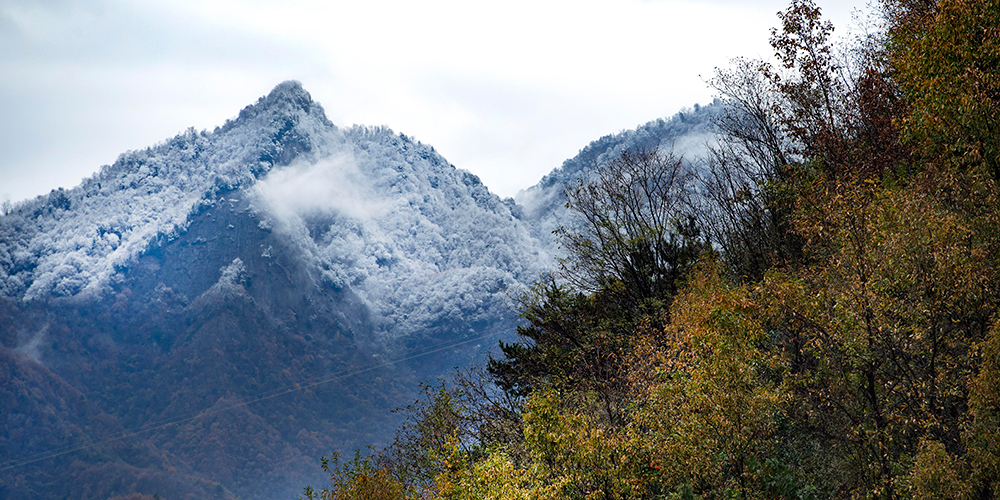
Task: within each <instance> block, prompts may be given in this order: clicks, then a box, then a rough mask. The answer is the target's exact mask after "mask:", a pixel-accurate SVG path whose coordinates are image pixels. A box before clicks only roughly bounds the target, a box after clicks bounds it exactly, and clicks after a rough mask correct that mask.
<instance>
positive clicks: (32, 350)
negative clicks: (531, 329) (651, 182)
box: [0, 82, 718, 500]
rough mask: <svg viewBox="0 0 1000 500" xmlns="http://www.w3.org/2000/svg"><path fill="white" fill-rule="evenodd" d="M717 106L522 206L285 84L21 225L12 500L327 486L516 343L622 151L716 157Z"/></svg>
mask: <svg viewBox="0 0 1000 500" xmlns="http://www.w3.org/2000/svg"><path fill="white" fill-rule="evenodd" d="M717 109H718V105H713V106H708V107H702V108H697V107H696V108H695V109H694V110H693V111H687V112H685V113H682V114H679V115H677V116H675V117H674V118H671V119H670V120H658V121H656V122H650V123H649V124H647V125H645V126H643V127H640V128H639V129H637V130H635V131H629V132H622V133H620V134H617V135H613V136H607V137H604V138H602V139H600V140H599V141H596V142H594V143H592V144H591V145H589V146H587V147H586V148H584V149H583V150H582V151H581V153H580V155H578V156H577V157H576V158H573V159H571V160H567V161H566V163H564V164H563V166H562V167H561V168H559V169H556V170H554V171H553V172H552V173H551V174H550V175H548V176H546V178H545V179H543V180H542V182H541V183H539V184H538V185H537V186H534V187H532V188H529V189H527V190H525V191H523V192H522V193H521V194H520V195H519V196H518V201H517V202H515V201H514V200H513V199H505V200H504V199H500V198H499V197H497V196H496V195H494V194H492V193H490V191H489V190H488V189H487V188H486V186H484V185H483V184H482V183H481V182H480V181H479V179H478V178H477V177H476V176H474V175H472V174H470V173H469V172H466V171H464V170H461V169H458V168H456V167H455V166H454V165H451V164H450V163H448V161H447V160H445V159H444V158H443V157H442V156H441V155H440V154H438V153H437V152H436V151H435V150H434V148H433V147H431V146H428V145H425V144H421V143H420V142H417V141H414V140H412V139H410V138H408V137H406V136H405V135H402V134H397V133H395V132H393V131H392V130H389V129H388V128H384V127H374V128H373V127H358V126H355V127H351V128H342V127H337V126H335V125H334V124H333V123H331V122H330V121H329V120H328V119H327V118H326V116H325V114H324V111H323V108H322V107H321V106H320V105H319V104H318V103H316V102H314V101H313V100H312V99H311V97H310V95H309V94H308V92H306V91H305V90H304V89H303V88H302V86H301V85H300V84H298V83H297V82H285V83H282V84H281V85H279V86H277V87H276V88H275V89H274V90H273V91H272V92H271V93H270V94H268V95H267V96H265V97H262V98H261V99H260V100H259V101H258V102H257V103H255V104H254V105H252V106H248V107H246V108H245V109H243V110H242V111H241V112H240V113H239V115H238V116H237V117H236V118H234V119H232V120H229V121H227V122H226V123H225V124H224V125H223V126H221V127H218V128H216V129H215V130H214V131H211V132H209V131H202V132H197V131H195V130H193V129H189V130H188V131H186V132H184V133H182V134H179V135H178V136H176V137H174V138H172V139H170V140H168V141H166V142H164V143H161V144H158V145H156V146H154V147H150V148H147V149H145V150H139V151H131V152H128V153H125V154H123V155H121V156H120V157H119V158H118V160H117V161H116V162H115V163H114V164H112V165H108V166H105V167H103V168H101V170H100V171H99V172H98V173H96V174H95V175H94V176H92V177H91V178H88V179H86V180H84V181H83V182H82V183H81V185H80V186H77V187H75V188H72V189H58V190H55V191H53V192H51V193H49V194H48V195H44V196H40V197H38V198H36V199H33V200H28V201H25V202H21V203H18V204H17V205H16V206H15V207H14V209H13V211H11V212H10V213H8V214H6V215H3V216H0V416H2V417H3V418H2V420H0V500H6V499H21V498H39V499H47V498H60V499H61V498H71V499H102V500H103V499H106V498H109V497H113V496H116V495H118V496H125V495H133V494H135V495H148V496H152V495H154V494H158V495H160V497H161V498H163V499H165V500H166V499H187V498H192V499H194V498H199V499H200V498H223V499H230V498H237V497H238V498H242V499H270V498H294V497H295V496H296V495H297V494H298V493H299V491H300V488H301V487H302V486H303V485H306V484H314V485H318V484H321V483H322V482H323V481H324V478H323V477H322V474H321V472H320V471H319V468H318V466H317V460H318V457H320V456H321V455H329V454H330V453H331V452H333V451H342V452H351V451H352V450H353V449H355V448H363V447H364V446H366V445H368V444H376V445H378V444H380V443H385V442H386V440H387V439H388V438H389V437H390V436H391V432H392V430H393V429H394V428H395V426H396V425H397V423H398V416H397V415H395V414H393V413H392V412H391V410H392V409H394V408H396V407H398V406H400V405H402V404H405V403H408V402H410V401H411V400H412V399H411V398H412V397H414V394H415V391H416V389H417V382H419V381H421V380H426V379H428V378H433V377H437V376H443V375H445V374H447V373H448V372H449V371H450V370H451V368H452V367H454V366H463V365H466V364H468V363H469V362H470V361H471V360H472V359H474V358H475V357H477V356H481V355H482V354H483V352H485V350H486V349H488V348H490V347H491V346H494V345H496V342H497V339H498V338H506V339H508V340H509V339H510V337H511V336H512V333H513V330H514V324H515V321H516V318H515V313H514V312H513V308H512V307H511V304H510V302H511V300H510V299H511V297H513V296H514V295H516V294H517V293H518V292H519V291H520V290H523V289H524V287H525V286H527V285H529V284H530V283H531V282H533V281H534V280H535V279H536V278H537V277H538V276H539V274H540V273H542V272H544V271H546V270H547V269H549V268H550V267H551V266H552V263H553V262H554V260H553V257H554V256H555V255H557V253H558V248H557V246H556V245H555V243H554V241H553V240H552V237H551V234H550V232H551V229H552V228H553V227H555V226H557V225H558V224H564V223H566V221H569V220H570V219H569V218H568V216H567V214H566V210H565V208H564V207H562V203H561V202H560V201H559V200H560V196H561V193H562V190H563V189H565V187H566V186H569V185H571V184H572V183H575V182H577V181H578V180H579V179H585V178H586V176H587V172H589V171H590V169H591V168H592V166H593V165H594V164H595V162H599V161H602V160H603V159H604V158H607V157H608V155H612V154H615V152H616V151H620V150H621V149H622V148H635V147H643V146H647V145H650V144H654V143H658V144H666V143H671V144H673V145H674V147H675V150H678V151H679V150H681V149H683V148H687V149H683V150H684V151H694V150H695V148H694V146H689V145H693V144H699V143H701V142H704V141H703V139H705V138H706V137H707V135H706V134H708V131H709V128H708V121H709V120H710V118H711V116H712V113H714V112H716V111H717ZM699 141H701V142H699Z"/></svg>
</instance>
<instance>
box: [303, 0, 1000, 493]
mask: <svg viewBox="0 0 1000 500" xmlns="http://www.w3.org/2000/svg"><path fill="white" fill-rule="evenodd" d="M778 23H779V24H778V26H777V27H776V28H775V29H774V30H773V31H772V33H771V44H772V47H773V49H774V52H775V58H774V62H773V63H768V62H764V61H757V60H747V59H741V60H736V61H733V63H732V64H731V65H730V66H728V67H726V68H723V69H720V70H718V72H717V74H716V76H715V78H713V79H712V80H711V81H710V84H711V85H712V86H713V87H714V88H715V90H716V91H717V92H718V96H719V98H720V99H721V101H722V104H723V105H724V106H725V111H724V112H722V113H720V114H719V115H718V116H716V117H714V120H713V123H714V126H715V130H716V131H717V133H718V142H716V143H714V144H712V147H711V148H710V150H709V151H707V153H706V155H705V156H704V157H703V159H702V160H703V161H702V163H700V167H701V168H697V169H694V168H690V167H689V166H688V165H687V164H686V162H684V161H682V160H680V159H679V158H677V157H676V156H674V155H671V154H670V153H669V150H665V149H663V148H662V147H661V148H660V149H651V148H638V149H631V150H629V149H623V150H621V151H616V153H617V154H616V155H613V156H611V157H605V158H603V159H602V161H601V162H600V164H599V166H598V168H597V170H596V171H594V172H593V173H592V174H591V175H589V177H587V178H585V179H584V182H582V183H580V184H579V185H578V186H577V187H571V189H569V190H568V191H567V198H566V203H567V206H568V208H569V210H570V212H571V214H572V215H573V217H572V219H571V220H572V221H573V222H572V223H571V224H568V225H566V226H564V227H563V228H562V229H561V230H560V231H559V237H560V242H561V244H562V247H563V248H564V249H565V251H566V254H565V258H564V259H563V260H562V261H561V263H560V271H559V272H558V273H556V274H554V275H553V276H551V277H550V278H546V279H543V280H541V281H540V282H538V283H536V284H535V286H534V287H533V288H532V289H531V290H530V291H528V292H527V293H525V294H524V295H523V296H522V302H521V312H522V317H523V319H524V323H523V324H522V326H521V327H519V328H518V333H519V335H520V337H521V342H518V343H514V344H505V343H501V348H502V354H498V355H497V356H496V357H495V358H494V359H492V360H490V361H489V362H488V363H487V364H486V365H485V366H480V367H473V368H472V369H469V370H461V371H459V372H458V373H457V374H456V375H455V377H454V378H453V379H451V380H448V381H445V382H441V383H437V384H430V385H428V386H427V387H426V388H425V392H424V398H423V399H421V400H419V401H417V402H416V403H414V404H413V405H411V406H410V407H409V408H408V409H407V416H408V420H407V423H406V424H405V425H404V426H403V427H401V428H400V429H399V430H398V431H397V439H396V440H395V442H394V443H393V444H392V445H391V446H389V447H387V448H385V449H383V450H381V451H380V452H378V453H376V454H373V455H370V456H361V455H359V456H357V457H355V458H354V459H353V460H346V461H345V460H343V459H342V458H341V457H336V458H335V459H334V460H333V461H326V460H324V463H323V467H324V469H325V470H326V471H327V472H328V473H329V474H330V475H331V479H332V483H327V484H323V485H314V486H316V487H317V489H313V488H307V490H306V492H305V497H306V498H310V499H312V498H324V499H346V498H380V499H401V498H443V499H557V498H570V499H625V498H642V499H647V498H648V499H659V498H685V499H692V498H706V499H707V498H788V499H804V498H880V499H894V498H921V499H922V498H955V499H960V498H964V499H988V498H996V497H997V496H998V495H1000V430H998V429H1000V323H998V321H1000V317H998V315H997V312H998V306H1000V274H998V270H1000V267H998V265H1000V262H998V259H1000V204H998V201H1000V200H998V195H1000V184H998V183H1000V163H998V161H1000V160H998V156H997V155H998V153H1000V134H998V133H997V130H998V129H997V124H998V123H1000V59H998V57H1000V56H998V54H1000V3H998V2H996V1H990V0H941V1H936V2H935V1H923V0H884V1H883V2H882V3H880V4H879V5H878V6H877V8H876V10H875V11H874V13H873V14H871V15H870V17H869V19H867V23H866V24H865V26H866V27H867V29H864V30H861V31H859V32H857V33H858V34H856V35H855V36H852V37H847V38H845V39H842V41H840V42H836V43H835V42H834V38H833V36H832V33H833V27H832V26H831V25H830V24H829V23H827V22H825V21H824V20H823V17H822V15H821V12H820V10H819V9H818V8H817V7H816V6H815V5H814V4H813V3H812V2H811V1H809V0H793V2H792V3H791V5H790V6H789V7H788V8H787V9H786V10H784V11H782V12H781V13H779V19H778ZM661 146H662V145H661Z"/></svg>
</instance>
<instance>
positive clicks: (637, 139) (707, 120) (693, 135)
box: [515, 100, 724, 255]
mask: <svg viewBox="0 0 1000 500" xmlns="http://www.w3.org/2000/svg"><path fill="white" fill-rule="evenodd" d="M723 110H724V106H723V104H722V102H721V101H719V100H716V101H715V102H713V103H712V104H710V105H708V106H699V105H697V104H696V105H695V106H694V108H692V109H687V110H683V111H681V112H679V113H677V114H675V115H674V116H672V117H670V118H669V119H663V118H661V119H657V120H653V121H650V122H648V123H646V124H644V125H640V126H639V127H636V128H635V129H634V130H624V131H621V132H619V133H617V134H609V135H606V136H604V137H601V138H600V139H598V140H596V141H593V142H591V143H590V144H588V145H587V146H586V147H584V148H583V149H581V150H580V152H579V153H578V154H577V155H576V156H574V157H573V158H570V159H568V160H566V161H564V162H563V164H562V165H561V166H560V167H557V168H555V169H553V170H552V172H550V173H548V174H547V175H546V176H545V177H542V180H540V181H538V183H537V184H535V185H534V186H531V187H529V188H527V189H524V190H522V191H521V192H519V193H518V194H517V196H515V200H516V201H517V204H518V206H519V207H521V210H522V218H523V219H524V220H525V222H527V223H528V225H529V227H531V229H532V231H533V232H532V235H533V236H534V237H535V238H536V239H537V240H538V241H539V242H540V244H541V245H542V247H543V248H545V249H547V250H548V251H549V252H551V253H553V254H554V255H558V249H557V248H556V247H557V242H556V241H555V239H554V237H553V235H552V231H554V230H556V229H558V228H559V227H561V226H570V225H572V224H573V223H574V221H573V219H572V216H571V215H570V213H569V212H568V210H566V207H565V203H566V197H565V194H564V193H565V191H566V190H567V189H571V188H575V187H576V186H577V185H578V184H579V183H580V182H586V181H587V179H588V178H589V175H590V174H591V173H592V172H593V171H594V170H595V169H596V168H597V166H598V165H600V164H603V163H604V162H606V161H608V160H610V159H611V158H614V157H615V156H617V155H619V154H621V152H622V151H632V152H635V151H640V150H652V149H655V148H660V149H662V150H664V151H669V152H672V153H673V154H674V155H675V156H676V157H679V158H682V159H684V160H685V161H687V162H689V163H691V162H693V161H696V160H697V159H698V158H699V157H701V156H703V155H704V154H705V152H706V147H707V146H708V145H710V144H712V143H713V142H714V141H715V131H714V128H713V124H712V123H713V120H714V119H715V118H717V117H719V116H720V114H721V113H722V112H723Z"/></svg>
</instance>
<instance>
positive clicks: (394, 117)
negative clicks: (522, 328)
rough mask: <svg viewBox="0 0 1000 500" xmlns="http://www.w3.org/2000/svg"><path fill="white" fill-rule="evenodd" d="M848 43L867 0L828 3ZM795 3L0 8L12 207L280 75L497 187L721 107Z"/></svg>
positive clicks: (37, 0)
mask: <svg viewBox="0 0 1000 500" xmlns="http://www.w3.org/2000/svg"><path fill="white" fill-rule="evenodd" d="M817 3H818V4H819V5H820V6H821V7H823V9H824V12H826V13H827V15H828V17H829V18H830V19H831V20H832V21H833V22H834V23H835V25H836V26H837V27H838V33H843V32H844V31H846V28H847V27H848V26H849V24H850V22H851V11H852V9H853V8H856V7H863V5H858V4H857V3H856V2H847V1H824V0H817ZM786 5H787V2H785V1H779V0H764V1H759V2H741V1H737V0H707V1H698V0H689V1H677V0H646V1H642V0H533V1H526V0H506V1H503V2H478V1H473V0H454V1H453V0H431V1H413V0H409V1H407V0H374V1H373V0H366V1H351V2H343V1H322V0H290V1H289V0H286V1H282V2H277V1H268V0H243V1H237V0H92V1H74V0H0V200H2V199H11V200H14V201H17V200H21V199H24V198H28V197H32V196H36V195H39V194H42V193H46V192H48V191H49V190H51V189H53V188H56V187H67V188H68V187H73V186H75V185H77V184H78V183H79V182H80V180H81V179H82V178H84V177H86V176H88V175H90V174H92V173H93V172H95V171H97V170H98V169H99V168H100V166H101V165H104V164H108V163H112V162H114V160H115V158H116V157H117V156H118V155H119V154H120V153H122V152H125V151H126V150H129V149H139V148H144V147H146V146H150V145H153V144H156V143H158V142H160V141H162V140H165V139H167V138H170V137H172V136H173V135H175V134H177V133H178V132H181V131H182V130H184V129H186V128H188V127H192V126H193V127H195V128H196V129H199V130H200V129H206V128H207V129H212V128H214V127H215V126H217V125H221V124H222V123H223V122H224V121H225V120H226V119H227V118H232V117H234V116H235V115H236V114H237V113H238V112H239V110H240V109H242V108H243V107H244V106H246V105H248V104H251V103H253V102H255V101H256V100H257V98H258V97H260V96H262V95H264V94H266V93H267V92H268V91H270V90H271V88H273V87H274V86H275V85H277V84H278V83H280V82H282V81H284V80H289V79H295V80H299V81H301V82H302V83H303V85H304V86H305V88H306V90H308V91H309V92H310V93H311V94H312V96H313V99H315V100H316V101H318V102H320V103H321V104H322V105H323V107H324V108H325V109H326V111H327V115H328V116H329V118H330V119H331V120H332V121H333V122H334V123H336V124H337V125H344V126H348V125H351V124H355V123H357V124H366V125H388V126H389V127H391V128H392V129H393V130H395V131H397V132H402V133H405V134H407V135H409V136H413V137H415V138H417V139H419V140H421V141H423V142H425V143H428V144H431V145H433V146H434V147H435V148H437V150H438V151H439V152H441V153H442V154H443V155H444V156H445V157H446V158H447V159H448V160H449V161H451V162H452V163H454V164H455V165H457V166H459V167H461V168H465V169H468V170H470V171H472V172H473V173H475V174H477V175H479V176H480V177H481V178H482V180H483V182H484V183H485V184H486V185H487V186H488V187H489V188H490V189H491V190H492V191H494V192H496V193H498V194H500V195H501V196H512V195H514V194H515V193H517V191H518V190H519V189H523V188H525V187H528V186H530V185H532V184H534V183H535V182H537V181H538V180H539V178H541V176H543V175H544V174H546V173H547V172H548V171H550V170H551V169H552V168H554V167H556V166H558V165H560V164H561V163H562V161H563V160H565V159H566V158H569V157H572V156H574V155H575V154H576V153H577V151H578V150H579V149H580V148H582V147H583V146H585V145H586V144H587V143H589V142H590V141H592V140H594V139H597V138H599V137H600V136H602V135H605V134H609V133H614V132H618V131H620V130H623V129H628V128H633V127H635V126H636V125H639V124H641V123H645V122H647V121H649V120H652V119H655V118H659V117H666V116H670V115H672V114H674V113H676V112H677V111H678V110H680V109H681V108H683V107H690V106H691V105H693V104H695V103H701V104H705V103H708V102H710V101H711V97H712V93H711V91H710V90H709V89H708V88H706V86H705V83H704V79H706V78H709V77H710V76H711V75H712V71H713V68H715V67H718V66H725V65H726V64H727V62H728V61H729V59H731V58H733V57H737V56H745V57H761V58H769V57H770V56H771V51H770V49H769V47H768V45H767V39H768V36H769V29H770V28H771V27H773V26H776V25H777V23H778V19H777V17H776V16H775V13H776V12H778V11H779V10H781V9H783V8H784V7H785V6H786Z"/></svg>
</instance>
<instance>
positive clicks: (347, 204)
mask: <svg viewBox="0 0 1000 500" xmlns="http://www.w3.org/2000/svg"><path fill="white" fill-rule="evenodd" d="M256 189H257V191H258V193H259V194H260V195H261V196H262V198H263V199H264V200H266V202H267V203H268V205H269V206H270V207H271V210H272V212H273V213H274V214H275V215H279V216H283V217H290V216H308V215H312V214H314V213H315V212H321V213H322V212H331V211H332V212H337V213H339V214H342V215H345V216H348V217H351V218H354V219H358V220H367V219H370V218H373V217H379V216H382V215H385V214H386V213H387V212H388V211H389V209H390V208H391V204H390V203H389V202H388V201H387V200H384V199H382V198H381V197H380V196H379V195H378V194H377V193H376V192H375V191H374V190H373V189H372V188H371V186H370V185H369V183H368V181H367V179H366V178H365V176H364V175H363V173H362V172H361V171H359V170H358V167H357V164H356V163H355V161H354V158H353V156H351V155H350V153H347V152H344V153H341V154H335V155H331V156H327V157H324V158H322V159H319V160H301V161H297V162H294V163H292V164H291V165H289V166H287V167H282V168H278V169H275V170H272V171H271V172H270V173H268V175H267V177H265V178H264V179H263V180H262V181H261V182H258V183H257V185H256Z"/></svg>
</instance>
